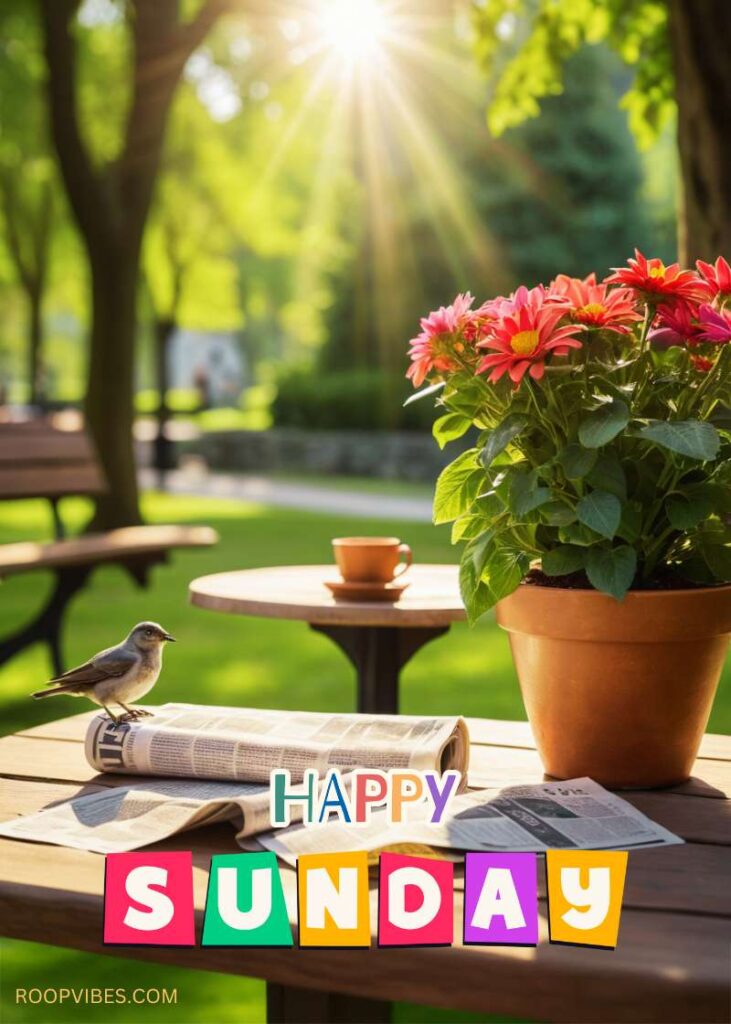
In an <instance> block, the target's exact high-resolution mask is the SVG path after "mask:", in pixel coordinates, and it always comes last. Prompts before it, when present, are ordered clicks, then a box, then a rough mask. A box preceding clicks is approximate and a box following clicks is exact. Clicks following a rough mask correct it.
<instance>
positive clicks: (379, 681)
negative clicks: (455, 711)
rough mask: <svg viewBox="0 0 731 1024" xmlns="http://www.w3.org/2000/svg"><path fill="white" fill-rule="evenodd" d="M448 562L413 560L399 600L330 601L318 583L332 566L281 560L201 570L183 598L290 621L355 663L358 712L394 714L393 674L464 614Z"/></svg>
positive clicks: (332, 576) (333, 572)
mask: <svg viewBox="0 0 731 1024" xmlns="http://www.w3.org/2000/svg"><path fill="white" fill-rule="evenodd" d="M457 573H458V570H457V566H456V565H414V566H412V567H411V569H409V571H408V572H407V573H406V574H405V575H404V577H403V582H404V583H406V582H408V583H409V587H408V589H407V590H406V591H405V592H404V594H403V595H402V597H401V600H400V601H398V602H397V603H395V604H387V603H381V602H378V603H377V602H361V601H336V600H335V599H334V598H333V596H332V594H331V593H330V591H329V590H328V589H327V588H326V587H325V581H326V580H338V579H340V576H339V574H338V570H337V568H336V567H335V566H333V565H292V566H290V565H286V566H285V565H283V566H275V567H273V568H267V569H245V570H242V571H240V572H222V573H216V574H215V575H213V576H201V577H200V578H199V579H197V580H193V582H192V583H191V584H190V600H191V603H192V604H194V605H197V606H198V607H199V608H208V609H210V610H211V611H217V612H229V613H231V614H234V615H254V616H262V617H265V618H271V619H295V620H299V621H302V622H307V623H309V625H310V627H311V628H312V629H314V630H317V632H318V633H324V634H325V636H329V637H330V639H331V640H334V641H335V643H336V644H337V645H338V647H340V648H341V649H342V650H343V651H344V652H345V654H346V655H347V657H348V658H349V659H350V661H351V662H352V664H353V665H354V667H355V670H356V673H357V679H358V711H364V712H370V713H371V714H373V713H380V714H396V713H397V712H398V685H399V674H400V672H401V669H402V668H403V667H404V665H405V664H406V662H407V661H408V660H409V659H410V658H411V657H412V655H414V654H415V653H416V652H417V651H418V650H419V649H420V648H421V647H423V646H424V644H426V643H428V642H429V641H430V640H433V639H434V638H435V637H438V636H441V635H442V634H443V633H446V632H447V630H448V629H449V626H450V624H451V623H452V622H461V621H462V620H463V619H464V618H465V611H464V607H463V605H462V599H461V598H460V594H459V585H458V576H457Z"/></svg>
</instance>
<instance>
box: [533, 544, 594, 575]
mask: <svg viewBox="0 0 731 1024" xmlns="http://www.w3.org/2000/svg"><path fill="white" fill-rule="evenodd" d="M585 557H586V549H585V548H579V547H573V546H572V545H571V544H560V545H559V546H558V547H557V548H553V549H552V550H551V551H547V552H546V553H545V555H543V557H542V559H541V566H542V568H543V571H544V572H545V574H546V576H568V575H569V573H572V572H578V571H579V570H580V569H583V568H584V559H585Z"/></svg>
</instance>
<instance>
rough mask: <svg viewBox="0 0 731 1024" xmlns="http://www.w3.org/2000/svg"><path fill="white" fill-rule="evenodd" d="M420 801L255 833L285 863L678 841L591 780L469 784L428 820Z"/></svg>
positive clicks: (627, 846) (625, 846) (606, 847)
mask: <svg viewBox="0 0 731 1024" xmlns="http://www.w3.org/2000/svg"><path fill="white" fill-rule="evenodd" d="M428 813H429V811H428V808H426V807H425V806H424V805H423V804H422V805H419V804H414V805H411V806H408V807H407V808H406V813H405V818H406V820H405V821H404V822H402V823H401V824H398V825H392V824H390V823H389V822H388V820H387V818H386V815H385V812H381V811H375V812H374V813H373V815H372V818H371V822H370V824H368V825H364V826H362V827H358V828H354V827H353V826H352V825H343V824H342V823H341V822H340V820H339V819H331V820H330V821H328V822H324V823H323V824H322V825H316V826H307V827H305V826H303V825H292V826H290V827H289V828H287V829H283V830H281V831H269V832H265V833H263V834H262V835H259V836H257V837H256V839H257V842H258V843H259V844H260V846H263V847H264V848H265V849H267V850H272V851H274V852H275V853H276V854H277V855H278V856H279V857H280V859H281V860H283V861H284V862H285V863H287V864H295V863H296V862H297V857H298V856H299V855H300V854H303V853H327V852H334V851H338V852H339V851H348V850H367V851H368V852H370V853H374V852H375V851H379V850H382V849H385V848H392V847H394V846H396V847H399V848H405V847H413V846H414V845H420V846H424V847H430V848H433V847H436V848H440V849H441V848H444V849H449V850H470V851H500V850H509V851H510V852H511V853H519V852H521V851H525V852H542V851H544V850H549V849H550V850H556V849H577V850H612V849H621V850H627V849H632V848H638V847H646V846H669V845H672V844H674V843H682V842H683V840H682V839H680V838H679V837H678V836H676V835H673V833H672V832H668V830H667V829H665V828H663V827H662V826H661V825H657V824H655V822H653V821H651V820H650V819H649V818H647V817H645V815H644V814H642V813H641V812H640V811H638V810H636V809H635V808H634V807H632V806H631V804H628V803H627V801H626V800H622V799H621V797H618V796H615V795H614V794H613V793H609V792H608V791H607V790H606V789H604V788H603V787H602V786H600V785H599V784H598V783H596V782H594V781H593V780H592V779H570V780H568V781H565V782H550V783H543V784H540V785H535V786H512V787H510V788H508V789H503V790H499V791H497V792H496V791H495V790H470V791H469V792H467V793H463V794H462V795H461V796H458V797H455V798H454V799H453V800H452V802H451V803H450V805H449V809H448V812H447V814H446V815H445V817H444V819H443V820H442V822H441V823H440V824H439V825H431V824H429V822H428V821H427V820H426V815H427V814H428Z"/></svg>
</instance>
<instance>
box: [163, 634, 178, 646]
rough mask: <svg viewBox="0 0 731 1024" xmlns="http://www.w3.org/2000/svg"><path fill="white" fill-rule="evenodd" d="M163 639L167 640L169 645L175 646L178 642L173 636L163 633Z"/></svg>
mask: <svg viewBox="0 0 731 1024" xmlns="http://www.w3.org/2000/svg"><path fill="white" fill-rule="evenodd" d="M163 637H164V638H165V639H166V640H169V641H170V643H171V644H176V643H177V642H178V641H177V640H176V639H175V637H174V636H170V634H169V633H163Z"/></svg>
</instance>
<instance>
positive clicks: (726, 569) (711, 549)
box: [701, 544, 731, 583]
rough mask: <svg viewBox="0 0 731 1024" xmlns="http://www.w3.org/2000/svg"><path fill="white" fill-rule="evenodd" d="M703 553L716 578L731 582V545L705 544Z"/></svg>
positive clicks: (721, 581) (722, 581) (720, 580)
mask: <svg viewBox="0 0 731 1024" xmlns="http://www.w3.org/2000/svg"><path fill="white" fill-rule="evenodd" d="M701 554H702V555H703V559H704V561H705V563H706V565H707V566H708V568H709V569H710V570H711V572H712V573H713V576H714V578H715V579H716V580H718V581H719V582H720V583H731V546H729V545H728V544H704V545H703V547H702V549H701Z"/></svg>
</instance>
